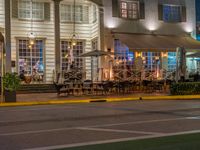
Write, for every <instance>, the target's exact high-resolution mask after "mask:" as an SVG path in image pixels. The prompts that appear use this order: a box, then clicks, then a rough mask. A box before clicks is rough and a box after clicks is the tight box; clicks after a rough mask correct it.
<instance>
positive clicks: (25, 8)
mask: <svg viewBox="0 0 200 150" xmlns="http://www.w3.org/2000/svg"><path fill="white" fill-rule="evenodd" d="M18 6H19V10H18V11H19V18H20V19H34V20H44V3H42V2H31V1H27V0H20V1H19V5H18Z"/></svg>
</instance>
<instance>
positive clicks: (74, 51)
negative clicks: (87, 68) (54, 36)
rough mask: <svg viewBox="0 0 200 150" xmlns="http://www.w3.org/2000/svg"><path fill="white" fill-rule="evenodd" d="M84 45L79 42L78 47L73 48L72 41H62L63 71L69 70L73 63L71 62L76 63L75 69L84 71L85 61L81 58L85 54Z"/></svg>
mask: <svg viewBox="0 0 200 150" xmlns="http://www.w3.org/2000/svg"><path fill="white" fill-rule="evenodd" d="M83 44H84V43H83V42H82V41H80V42H77V43H76V46H73V48H72V45H71V42H70V41H61V62H62V70H63V71H66V70H68V69H69V65H70V64H71V63H72V62H71V61H74V64H75V68H79V69H83V59H82V58H80V57H79V56H80V55H81V54H82V53H83V48H84V46H83ZM71 55H72V56H71ZM72 59H73V60H72Z"/></svg>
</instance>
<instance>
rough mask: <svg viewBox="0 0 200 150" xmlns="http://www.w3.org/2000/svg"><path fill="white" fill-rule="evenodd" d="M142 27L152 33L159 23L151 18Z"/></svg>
mask: <svg viewBox="0 0 200 150" xmlns="http://www.w3.org/2000/svg"><path fill="white" fill-rule="evenodd" d="M144 26H145V27H146V29H147V30H149V31H151V32H152V31H156V30H157V29H158V28H159V26H160V25H159V22H157V21H156V19H155V18H153V17H152V16H151V17H149V19H148V20H147V21H146V22H145V24H144Z"/></svg>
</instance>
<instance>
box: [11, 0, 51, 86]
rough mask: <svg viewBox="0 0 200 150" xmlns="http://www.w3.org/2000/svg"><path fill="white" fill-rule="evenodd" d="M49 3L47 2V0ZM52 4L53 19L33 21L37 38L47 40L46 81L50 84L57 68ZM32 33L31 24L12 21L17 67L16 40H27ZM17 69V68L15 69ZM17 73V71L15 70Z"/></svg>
mask: <svg viewBox="0 0 200 150" xmlns="http://www.w3.org/2000/svg"><path fill="white" fill-rule="evenodd" d="M45 1H47V0H45ZM49 2H51V18H50V21H41V22H35V21H33V32H34V33H36V38H44V39H45V50H44V54H45V55H44V60H45V64H46V67H45V77H46V78H45V79H46V82H47V83H49V82H51V81H52V78H53V76H52V72H53V70H54V68H55V52H54V49H55V48H54V47H55V46H54V45H55V44H54V41H55V40H54V6H53V2H52V1H50V0H49ZM30 32H31V22H30V21H27V20H25V21H22V20H18V19H15V18H12V19H11V50H12V60H16V65H17V57H16V56H17V43H16V42H17V39H16V38H20V37H22V38H26V37H27V34H28V33H30ZM15 69H17V67H16V68H15ZM15 71H17V70H15Z"/></svg>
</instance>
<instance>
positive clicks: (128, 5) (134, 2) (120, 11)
mask: <svg viewBox="0 0 200 150" xmlns="http://www.w3.org/2000/svg"><path fill="white" fill-rule="evenodd" d="M122 3H126V4H127V6H126V7H127V8H126V9H123V8H122ZM130 4H131V5H133V4H137V7H136V8H137V10H136V12H137V14H136V15H137V16H136V18H133V12H134V9H130ZM122 10H124V11H126V13H127V17H123V16H122ZM129 11H131V12H132V17H129V14H130V13H129ZM119 16H120V18H122V19H127V20H139V19H140V2H139V1H136V0H134V1H130V0H120V1H119Z"/></svg>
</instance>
